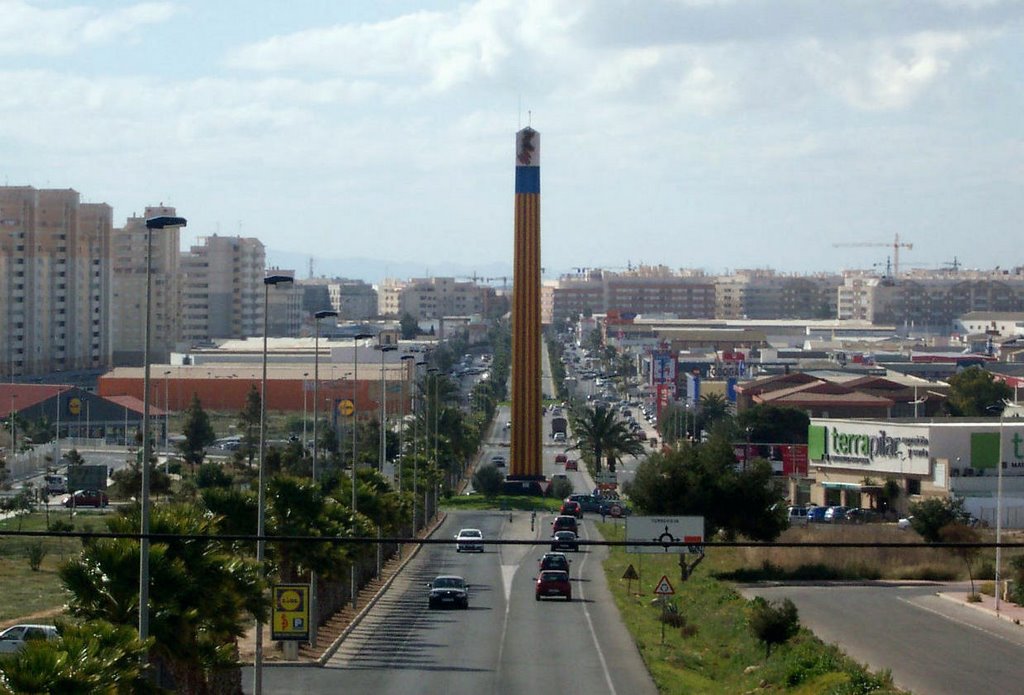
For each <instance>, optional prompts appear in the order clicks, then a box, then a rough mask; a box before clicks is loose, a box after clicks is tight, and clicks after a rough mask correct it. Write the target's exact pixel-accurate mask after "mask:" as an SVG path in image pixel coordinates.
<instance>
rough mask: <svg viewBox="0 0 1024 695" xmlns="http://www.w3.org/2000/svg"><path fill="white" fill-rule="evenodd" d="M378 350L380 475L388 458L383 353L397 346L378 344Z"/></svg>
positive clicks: (386, 403)
mask: <svg viewBox="0 0 1024 695" xmlns="http://www.w3.org/2000/svg"><path fill="white" fill-rule="evenodd" d="M377 349H378V350H380V461H379V463H378V465H377V468H378V470H379V471H380V473H381V475H383V474H384V464H385V463H387V460H388V435H387V430H388V428H387V422H388V392H387V385H386V383H385V381H384V353H386V352H392V351H394V350H397V349H398V348H397V347H396V346H394V345H379V346H377Z"/></svg>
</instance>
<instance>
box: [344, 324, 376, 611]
mask: <svg viewBox="0 0 1024 695" xmlns="http://www.w3.org/2000/svg"><path fill="white" fill-rule="evenodd" d="M372 337H373V335H371V334H370V333H357V334H356V335H354V336H353V337H352V514H355V513H356V454H357V451H356V440H357V439H359V437H358V436H356V425H357V424H358V415H359V406H358V401H357V400H356V397H357V396H358V395H359V341H360V340H366V339H367V338H372ZM349 584H350V585H351V586H350V587H349V590H350V592H351V599H352V608H355V607H356V596H357V595H358V593H359V591H358V589H357V588H356V563H355V562H353V563H352V564H351V568H350V576H349Z"/></svg>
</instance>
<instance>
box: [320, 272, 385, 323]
mask: <svg viewBox="0 0 1024 695" xmlns="http://www.w3.org/2000/svg"><path fill="white" fill-rule="evenodd" d="M327 292H328V296H329V299H330V304H331V308H332V309H333V310H334V311H337V312H338V318H340V319H342V320H347V321H364V320H366V319H370V318H373V317H374V316H376V315H377V311H378V297H377V290H375V289H373V285H370V284H369V283H366V282H363V281H362V280H347V279H343V278H340V279H338V280H336V281H334V282H329V283H327Z"/></svg>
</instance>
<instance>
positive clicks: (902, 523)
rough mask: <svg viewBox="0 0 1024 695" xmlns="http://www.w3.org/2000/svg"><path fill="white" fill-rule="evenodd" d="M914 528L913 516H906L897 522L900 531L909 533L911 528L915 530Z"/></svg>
mask: <svg viewBox="0 0 1024 695" xmlns="http://www.w3.org/2000/svg"><path fill="white" fill-rule="evenodd" d="M913 526H914V517H913V516H905V517H903V518H902V519H900V520H899V521H897V522H896V528H898V529H899V530H900V531H908V530H910V529H911V528H913Z"/></svg>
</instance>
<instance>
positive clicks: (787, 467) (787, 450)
mask: <svg viewBox="0 0 1024 695" xmlns="http://www.w3.org/2000/svg"><path fill="white" fill-rule="evenodd" d="M779 450H780V452H781V453H782V474H783V475H800V476H806V475H807V445H806V444H781V445H779Z"/></svg>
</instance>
